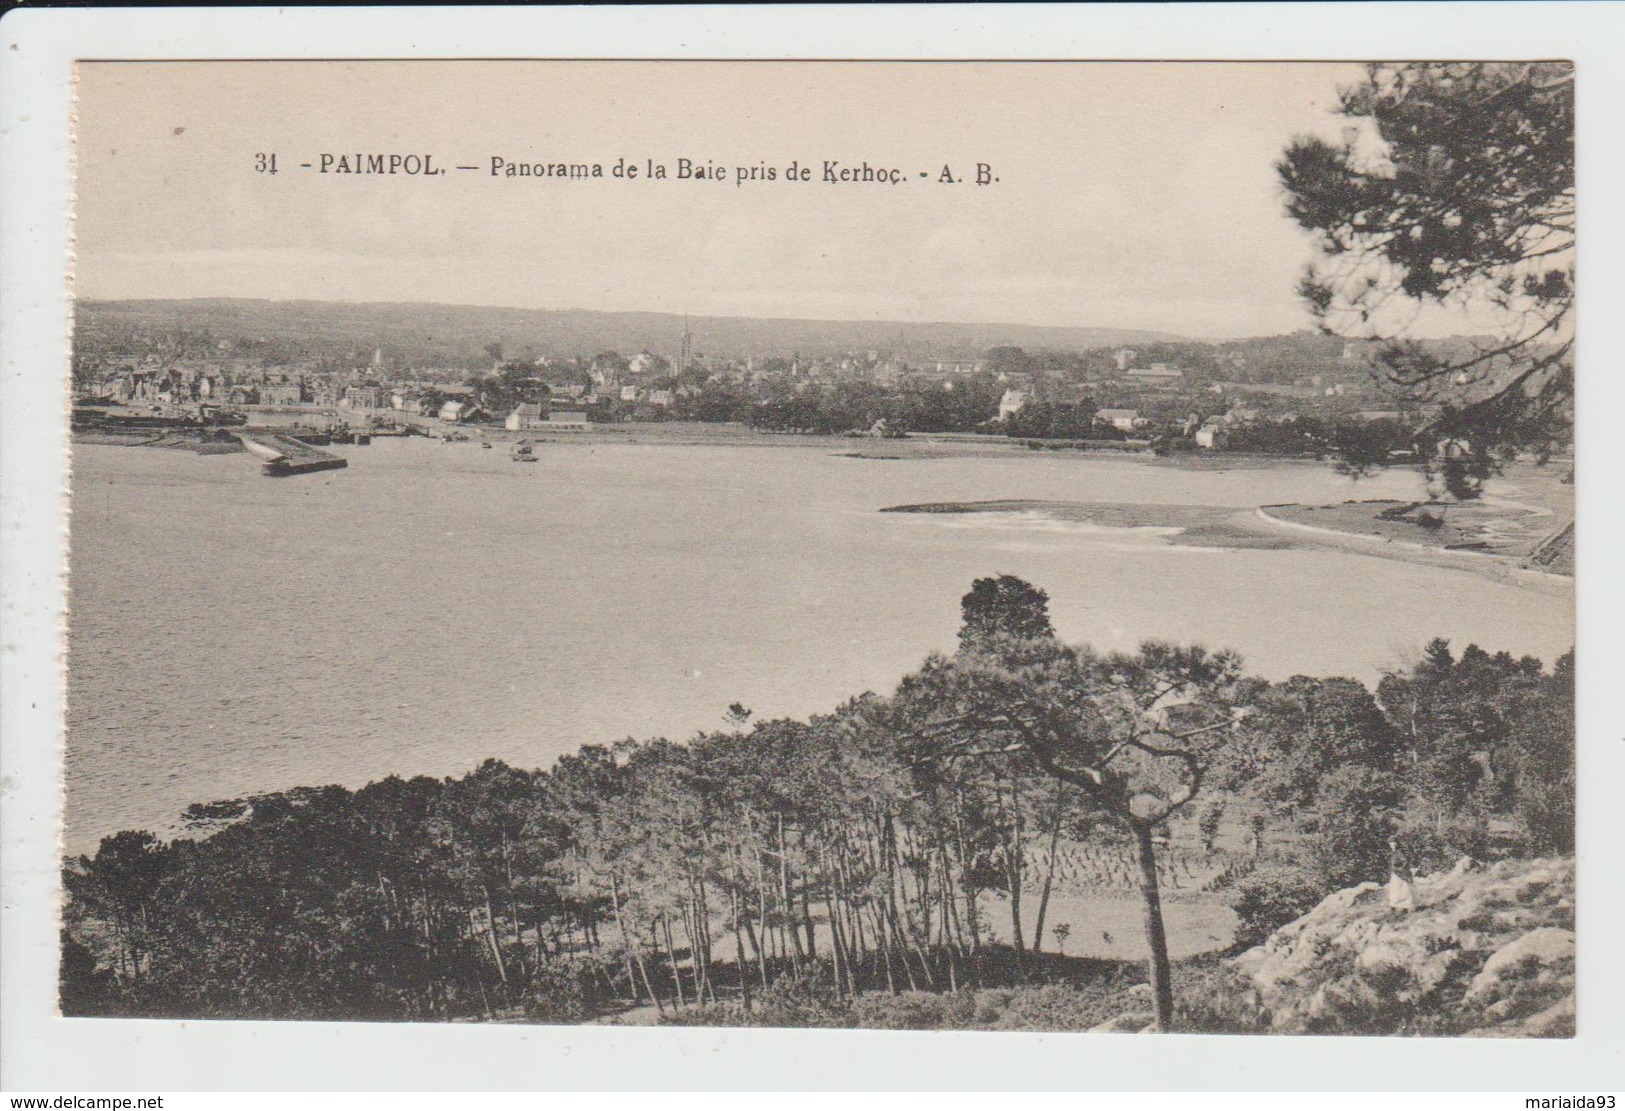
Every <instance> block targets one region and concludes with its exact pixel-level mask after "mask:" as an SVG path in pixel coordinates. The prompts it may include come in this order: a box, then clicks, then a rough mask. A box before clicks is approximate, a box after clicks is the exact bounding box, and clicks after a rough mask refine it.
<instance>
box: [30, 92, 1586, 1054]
mask: <svg viewBox="0 0 1625 1111" xmlns="http://www.w3.org/2000/svg"><path fill="white" fill-rule="evenodd" d="M74 80H75V87H74V98H75V99H74V105H75V107H74V112H75V120H76V129H75V132H74V135H73V143H74V209H73V220H74V224H73V236H74V273H73V323H72V350H71V390H72V412H71V427H72V447H71V451H72V461H71V482H70V487H69V504H70V507H71V513H70V516H69V519H68V520H69V523H68V530H69V543H70V549H71V555H70V559H69V565H68V571H67V584H68V585H67V589H68V603H67V619H66V741H65V755H64V818H63V831H62V841H61V911H60V913H61V920H60V970H59V981H60V986H59V1006H60V1009H61V1012H62V1014H63V1015H65V1016H69V1017H100V1018H146V1019H186V1020H244V1019H253V1020H277V1021H280V1020H287V1021H293V1020H321V1021H346V1022H348V1021H364V1022H395V1023H401V1022H405V1023H495V1024H543V1025H560V1024H594V1025H633V1026H637V1025H642V1026H698V1027H719V1026H720V1027H739V1026H752V1027H795V1028H801V1027H821V1028H856V1029H889V1030H954V1031H967V1030H970V1031H975V1030H982V1031H1037V1032H1073V1031H1076V1032H1084V1031H1087V1032H1095V1033H1140V1032H1151V1033H1179V1034H1246V1035H1399V1036H1423V1037H1447V1038H1454V1037H1493V1038H1519V1039H1529V1038H1536V1039H1561V1038H1568V1037H1571V1036H1573V1035H1574V1034H1575V1032H1576V1022H1577V1017H1576V1006H1575V999H1576V991H1575V945H1576V937H1575V899H1576V891H1575V882H1574V871H1575V868H1574V866H1575V808H1576V775H1575V738H1576V726H1575V681H1574V674H1575V672H1574V661H1575V656H1574V646H1575V592H1574V582H1575V579H1574V575H1575V558H1574V536H1575V530H1576V522H1575V511H1574V483H1575V459H1574V446H1575V445H1574V435H1573V418H1574V396H1575V394H1574V389H1575V378H1576V358H1575V356H1576V352H1575V346H1574V336H1575V333H1574V314H1575V309H1576V271H1575V265H1576V263H1575V258H1576V253H1575V252H1576V228H1575V211H1576V190H1575V146H1576V144H1575V109H1574V105H1575V83H1576V71H1575V68H1574V66H1572V65H1571V64H1570V63H1568V62H1565V61H1562V60H1538V61H1515V60H1514V61H1508V60H1498V61H1476V60H1435V61H1423V62H1414V61H1381V60H1378V61H1360V60H1352V61H1348V62H1337V63H1329V62H1246V63H1242V62H1125V63H1108V62H1088V61H1077V62H1044V63H1020V62H915V63H911V62H879V61H876V62H837V61H807V62H788V61H786V62H773V61H749V62H747V61H712V62H703V61H693V62H687V61H669V60H668V61H563V60H554V61H547V60H537V61H443V62H437V61H264V62H253V61H213V62H211V61H180V62H167V63H166V62H116V61H105V62H98V61H85V62H82V63H80V64H79V65H78V66H77V68H76V72H75V79H74Z"/></svg>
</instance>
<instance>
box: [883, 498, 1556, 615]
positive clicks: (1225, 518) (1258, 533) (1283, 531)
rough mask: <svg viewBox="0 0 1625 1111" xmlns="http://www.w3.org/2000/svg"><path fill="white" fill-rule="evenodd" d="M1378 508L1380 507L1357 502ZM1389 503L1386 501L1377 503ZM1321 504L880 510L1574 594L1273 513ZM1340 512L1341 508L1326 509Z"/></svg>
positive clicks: (1489, 563) (1546, 580) (1504, 559)
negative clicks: (1388, 565)
mask: <svg viewBox="0 0 1625 1111" xmlns="http://www.w3.org/2000/svg"><path fill="white" fill-rule="evenodd" d="M1356 504H1379V503H1356ZM1380 504H1386V503H1380ZM1317 508H1327V507H1318V506H1301V505H1298V504H1296V503H1294V504H1292V505H1271V506H1255V507H1250V508H1248V507H1243V508H1231V507H1219V506H1200V505H1150V504H1140V503H1125V502H1057V501H1041V500H1026V499H1001V500H994V501H978V502H923V503H918V504H913V505H894V506H886V507H885V508H883V509H881V510H880V512H881V513H921V514H969V513H1004V514H1021V513H1028V514H1038V515H1041V516H1045V517H1048V518H1050V519H1052V520H1058V521H1071V522H1077V523H1080V524H1090V525H1097V526H1101V527H1105V528H1122V529H1176V530H1177V531H1176V532H1174V533H1172V534H1171V535H1168V536H1167V537H1166V540H1167V542H1168V543H1169V544H1172V545H1176V546H1185V547H1199V548H1215V549H1228V550H1264V551H1282V550H1290V549H1299V550H1302V549H1307V548H1319V549H1324V550H1331V551H1343V552H1349V553H1351V554H1355V555H1367V556H1375V557H1377V558H1383V559H1391V560H1395V561H1398V562H1403V563H1412V564H1419V565H1423V566H1430V567H1441V568H1445V569H1448V570H1456V571H1467V572H1469V573H1473V574H1478V575H1481V576H1484V577H1486V578H1489V579H1492V580H1494V581H1497V582H1501V583H1505V584H1508V585H1512V586H1520V587H1525V588H1528V589H1533V590H1540V591H1543V592H1551V593H1562V594H1567V595H1572V593H1573V591H1574V578H1573V577H1572V576H1570V575H1564V574H1560V573H1555V572H1551V571H1541V570H1536V569H1533V568H1529V567H1524V566H1522V565H1521V564H1520V563H1519V559H1520V558H1522V557H1519V556H1514V555H1510V554H1506V553H1502V552H1491V551H1472V550H1460V549H1449V548H1445V547H1443V546H1442V545H1439V546H1435V545H1429V544H1424V543H1421V542H1418V541H1413V540H1401V539H1392V538H1389V537H1384V536H1377V535H1370V534H1362V533H1358V532H1351V531H1347V530H1342V529H1334V528H1328V527H1325V526H1321V525H1308V524H1303V523H1300V522H1297V521H1292V520H1287V519H1285V518H1284V517H1281V516H1277V515H1275V514H1273V513H1271V512H1270V510H1281V509H1317ZM1331 508H1340V507H1331Z"/></svg>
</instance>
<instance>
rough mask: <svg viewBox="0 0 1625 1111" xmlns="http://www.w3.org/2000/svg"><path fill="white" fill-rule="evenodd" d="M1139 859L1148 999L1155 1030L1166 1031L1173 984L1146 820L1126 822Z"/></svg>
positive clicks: (1171, 1021)
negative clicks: (1153, 1006) (1152, 1007)
mask: <svg viewBox="0 0 1625 1111" xmlns="http://www.w3.org/2000/svg"><path fill="white" fill-rule="evenodd" d="M1130 827H1131V828H1132V829H1133V831H1134V839H1135V847H1136V849H1137V850H1138V852H1137V855H1138V856H1139V861H1140V895H1141V896H1142V897H1143V898H1144V900H1145V941H1146V945H1147V947H1148V948H1149V949H1150V950H1151V955H1150V957H1149V958H1148V959H1147V961H1146V968H1147V971H1148V972H1149V973H1150V975H1151V998H1152V1000H1153V1001H1154V1002H1155V1004H1156V1012H1157V1029H1158V1030H1161V1031H1163V1032H1165V1033H1166V1032H1167V1031H1169V1030H1172V1029H1173V1024H1174V986H1173V978H1172V976H1173V974H1172V969H1171V968H1170V967H1169V964H1168V935H1167V933H1166V932H1165V931H1164V930H1163V925H1162V896H1161V895H1160V894H1159V893H1158V891H1157V848H1156V845H1155V843H1154V842H1153V841H1152V839H1151V825H1150V823H1148V822H1142V821H1137V820H1131V821H1130Z"/></svg>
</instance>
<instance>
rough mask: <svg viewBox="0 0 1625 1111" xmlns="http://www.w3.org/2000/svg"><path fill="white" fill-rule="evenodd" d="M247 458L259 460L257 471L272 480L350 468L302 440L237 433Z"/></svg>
mask: <svg viewBox="0 0 1625 1111" xmlns="http://www.w3.org/2000/svg"><path fill="white" fill-rule="evenodd" d="M236 435H237V438H238V439H239V440H241V441H242V444H243V447H245V448H247V449H248V451H249V453H250V454H251V455H254V456H255V457H257V458H258V459H259V460H260V472H261V473H262V474H265V475H268V476H270V477H272V478H286V477H287V476H289V475H296V474H309V473H311V472H313V471H336V470H340V469H342V468H344V467H348V466H349V465H350V461H349V460H348V459H345V458H343V457H342V456H338V455H333V454H332V453H330V452H326V451H323V450H321V449H320V448H317V447H312V446H311V445H310V444H307V443H305V442H304V441H303V440H299V439H295V438H294V437H292V436H285V435H282V434H280V433H276V432H262V431H258V430H256V431H254V432H251V433H250V432H238V433H237V434H236Z"/></svg>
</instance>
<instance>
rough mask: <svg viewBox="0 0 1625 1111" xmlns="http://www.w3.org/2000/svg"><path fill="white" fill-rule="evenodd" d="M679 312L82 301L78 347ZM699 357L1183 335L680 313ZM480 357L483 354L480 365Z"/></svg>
mask: <svg viewBox="0 0 1625 1111" xmlns="http://www.w3.org/2000/svg"><path fill="white" fill-rule="evenodd" d="M684 321H685V318H684V317H682V316H680V315H676V314H671V313H653V312H591V311H587V310H584V309H565V310H547V309H513V308H497V307H480V306H473V305H436V304H413V303H359V304H358V303H346V302H330V301H261V300H243V299H230V298H206V299H196V300H161V301H160V300H154V301H146V300H140V301H81V302H79V303H78V306H77V332H78V335H77V340H78V346H79V348H80V350H81V351H83V350H85V349H87V347H88V348H102V349H104V350H105V349H108V348H111V347H117V346H118V345H119V343H120V342H121V341H127V340H130V339H133V338H134V337H136V336H141V335H145V336H153V335H156V334H162V333H177V332H185V333H191V334H192V335H194V336H195V335H197V334H199V333H207V334H208V335H209V336H211V337H213V338H214V339H216V340H218V341H226V342H229V343H233V344H235V343H236V342H237V341H239V340H248V341H253V342H254V343H256V344H270V345H274V346H278V347H287V346H290V345H291V346H296V347H298V348H301V349H305V350H311V351H323V352H326V353H330V354H339V353H342V352H349V351H365V352H368V353H370V352H372V351H373V350H374V349H375V348H382V349H383V350H384V352H385V354H386V355H390V356H392V357H393V360H394V361H396V362H397V364H398V363H399V362H402V361H414V362H415V361H418V360H425V359H427V360H439V361H442V362H445V363H448V364H461V363H464V362H467V361H469V360H470V359H473V360H474V361H475V362H478V361H479V360H481V359H484V358H485V356H484V354H483V353H484V352H485V350H486V348H487V347H488V346H489V345H491V344H500V345H501V346H502V348H503V351H504V353H505V354H506V356H507V357H509V358H514V357H522V356H525V355H526V354H532V355H541V354H551V355H575V354H581V355H591V354H594V353H596V352H599V351H620V352H623V353H628V354H630V353H634V352H637V351H641V350H649V351H653V352H656V353H664V354H667V355H671V354H674V353H675V352H676V351H677V349H678V347H679V345H680V344H681V337H682V334H683V328H684ZM687 326H688V328H689V330H690V332H691V333H692V334H693V336H694V350H695V352H696V353H697V354H702V355H717V356H723V357H743V356H746V355H758V356H788V355H791V354H795V353H800V354H801V355H804V356H818V355H836V354H842V353H845V352H848V351H869V350H878V351H882V352H888V353H892V354H896V355H899V356H902V357H904V358H915V359H926V358H942V359H968V358H972V357H975V356H977V355H980V354H981V353H983V352H985V351H987V350H988V349H989V348H992V347H996V346H1001V345H1012V346H1016V347H1022V348H1026V349H1028V350H1045V349H1048V350H1070V351H1081V350H1087V349H1090V348H1099V347H1111V346H1116V345H1119V344H1148V343H1155V342H1159V341H1161V342H1179V341H1181V340H1182V338H1183V337H1180V336H1176V335H1172V334H1169V333H1162V332H1148V331H1138V330H1134V329H1127V328H1071V327H1042V326H1037V325H1030V324H954V323H918V322H906V321H885V320H790V319H773V320H766V319H761V320H759V319H752V318H748V317H735V316H694V317H689V318H687ZM487 361H488V360H487Z"/></svg>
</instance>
